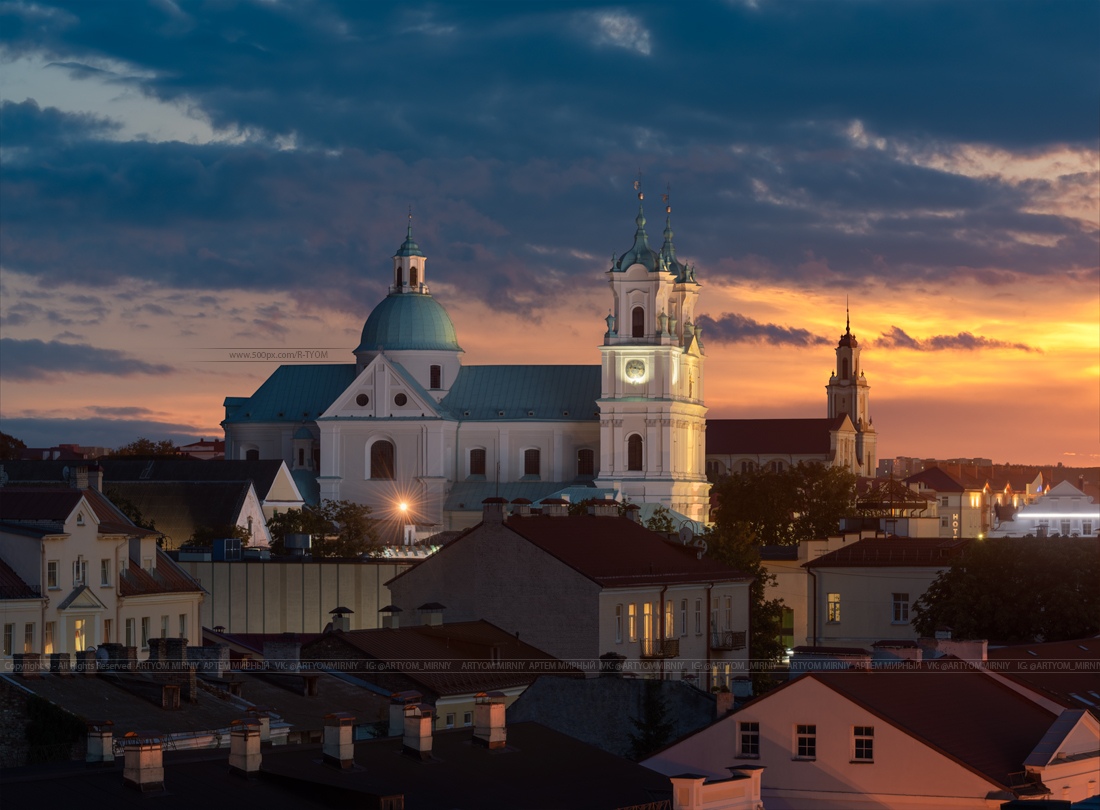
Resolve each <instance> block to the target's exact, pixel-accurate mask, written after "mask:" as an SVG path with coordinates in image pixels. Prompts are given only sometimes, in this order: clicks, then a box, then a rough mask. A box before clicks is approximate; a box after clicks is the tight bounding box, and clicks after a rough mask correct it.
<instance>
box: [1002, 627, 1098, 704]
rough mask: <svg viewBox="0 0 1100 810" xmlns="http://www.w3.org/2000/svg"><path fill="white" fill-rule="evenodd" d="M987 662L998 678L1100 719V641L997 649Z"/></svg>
mask: <svg viewBox="0 0 1100 810" xmlns="http://www.w3.org/2000/svg"><path fill="white" fill-rule="evenodd" d="M986 659H987V660H988V661H990V662H993V663H995V664H996V668H995V669H993V671H995V672H996V673H997V674H998V675H1003V676H1004V677H1006V678H1009V679H1010V680H1012V681H1015V682H1016V683H1019V684H1021V685H1023V686H1026V687H1027V688H1028V689H1031V690H1032V691H1034V692H1035V693H1037V694H1039V695H1042V696H1043V697H1045V698H1047V699H1049V700H1053V701H1054V702H1055V703H1058V704H1060V705H1062V706H1065V707H1066V708H1070V709H1087V710H1088V711H1089V712H1091V713H1092V714H1093V715H1094V716H1096V717H1097V718H1100V678H1097V671H1098V670H1100V637H1097V638H1081V639H1072V640H1070V641H1048V642H1045V643H1042V644H1013V645H1010V646H1006V647H995V648H992V649H990V650H989V651H988V652H987V653H986ZM991 669H992V667H991Z"/></svg>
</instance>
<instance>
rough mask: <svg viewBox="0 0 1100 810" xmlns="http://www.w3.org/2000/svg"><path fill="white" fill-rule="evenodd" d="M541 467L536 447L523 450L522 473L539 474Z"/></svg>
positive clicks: (540, 459) (540, 458)
mask: <svg viewBox="0 0 1100 810" xmlns="http://www.w3.org/2000/svg"><path fill="white" fill-rule="evenodd" d="M541 468H542V457H541V453H539V449H538V448H537V447H532V448H529V449H527V450H524V451H523V474H524V475H534V476H537V475H539V474H540V470H541Z"/></svg>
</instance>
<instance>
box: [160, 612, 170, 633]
mask: <svg viewBox="0 0 1100 810" xmlns="http://www.w3.org/2000/svg"><path fill="white" fill-rule="evenodd" d="M160 637H161V638H168V617H167V616H161V617H160Z"/></svg>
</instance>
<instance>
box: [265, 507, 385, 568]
mask: <svg viewBox="0 0 1100 810" xmlns="http://www.w3.org/2000/svg"><path fill="white" fill-rule="evenodd" d="M370 514H371V508H370V507H369V506H365V505H363V504H359V503H353V502H351V501H323V502H322V503H321V505H320V506H317V507H309V506H306V507H304V508H302V509H288V510H287V511H285V512H279V513H277V514H275V515H273V516H272V517H271V518H270V519H269V520H268V521H267V528H268V529H269V530H270V531H271V538H272V542H271V551H272V553H273V554H283V553H285V551H286V546H285V540H286V535H288V534H309V535H312V537H313V540H312V545H311V554H312V555H313V557H315V558H317V557H358V556H359V555H361V554H371V553H373V552H374V551H375V549H376V546H377V543H378V527H377V526H376V525H375V521H374V519H373V518H371V516H370Z"/></svg>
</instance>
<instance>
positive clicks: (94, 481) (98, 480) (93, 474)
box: [88, 464, 103, 492]
mask: <svg viewBox="0 0 1100 810" xmlns="http://www.w3.org/2000/svg"><path fill="white" fill-rule="evenodd" d="M88 486H89V487H91V488H92V489H94V490H95V491H96V492H102V491H103V468H102V467H101V466H99V465H98V464H92V465H91V466H89V467H88Z"/></svg>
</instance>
